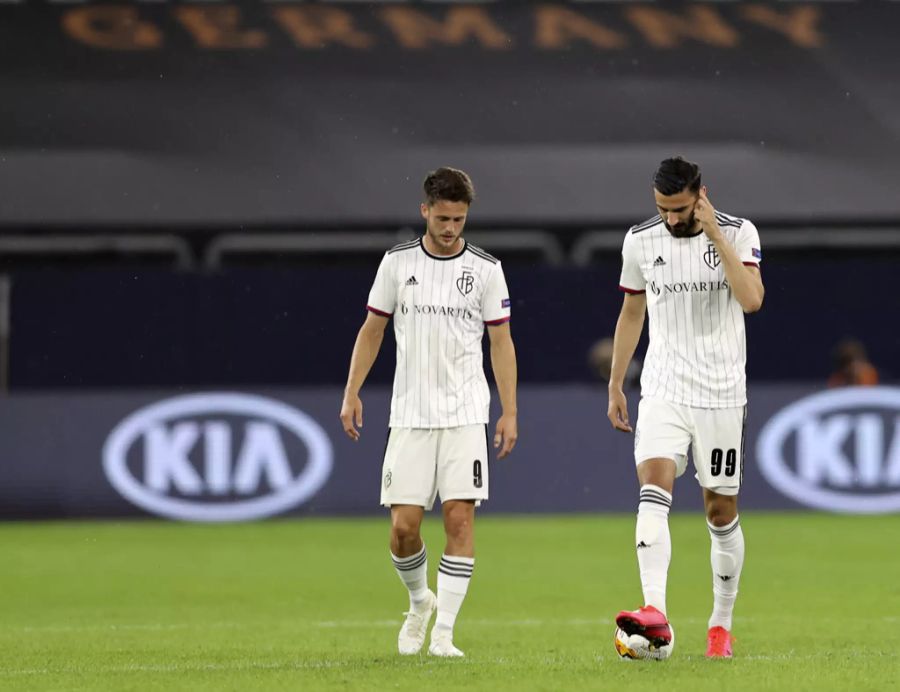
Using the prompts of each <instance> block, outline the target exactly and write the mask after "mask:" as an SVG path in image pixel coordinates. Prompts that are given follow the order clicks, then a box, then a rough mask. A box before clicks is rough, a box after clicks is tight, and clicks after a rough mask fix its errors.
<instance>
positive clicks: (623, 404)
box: [606, 389, 634, 432]
mask: <svg viewBox="0 0 900 692" xmlns="http://www.w3.org/2000/svg"><path fill="white" fill-rule="evenodd" d="M606 417H607V418H609V422H610V423H612V426H613V427H614V428H615V429H616V430H621V431H622V432H634V431H633V430H632V428H631V424H630V423H629V422H628V401H627V399H626V398H625V392H623V391H622V390H621V389H610V390H609V407H608V408H607V409H606Z"/></svg>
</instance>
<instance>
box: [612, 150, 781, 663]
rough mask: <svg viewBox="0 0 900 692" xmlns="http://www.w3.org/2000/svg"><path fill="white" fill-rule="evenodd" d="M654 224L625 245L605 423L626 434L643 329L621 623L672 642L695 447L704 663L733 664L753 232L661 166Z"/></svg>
mask: <svg viewBox="0 0 900 692" xmlns="http://www.w3.org/2000/svg"><path fill="white" fill-rule="evenodd" d="M653 187H654V190H653V193H654V196H655V198H656V208H657V210H658V212H659V214H658V215H656V216H654V217H653V218H651V219H649V220H647V221H645V222H643V223H641V224H638V225H637V226H634V227H632V228H631V229H630V230H629V231H628V233H627V235H626V236H625V242H624V244H623V247H622V275H621V279H620V281H619V287H620V289H621V290H622V291H624V293H625V298H624V302H623V305H622V311H621V313H620V315H619V320H618V323H617V324H616V333H615V345H614V354H613V362H612V372H611V376H610V382H609V409H608V416H609V420H610V422H611V423H612V425H613V427H615V428H616V429H617V430H622V431H624V432H632V428H631V425H630V424H629V417H628V407H627V402H626V399H625V394H624V392H623V389H622V383H623V379H624V376H625V371H626V368H627V366H628V363H629V361H630V360H631V358H632V356H633V355H634V351H635V348H636V347H637V343H638V339H639V338H640V335H641V330H642V329H643V325H644V313H645V312H646V313H647V314H649V318H650V343H649V346H648V348H647V356H646V359H645V360H644V370H643V373H642V376H641V401H640V404H639V405H638V417H637V425H636V429H635V431H634V456H635V463H636V465H637V476H638V482H639V483H640V487H641V489H640V500H639V504H638V515H637V529H636V532H635V544H636V546H637V557H638V565H639V568H640V576H641V585H642V587H643V594H644V603H645V605H644V607H642V608H639V609H638V610H635V611H622V612H620V613H619V614H618V616H617V617H616V623H617V624H618V626H619V627H620V628H622V629H623V630H624V631H625V632H626V633H627V634H635V633H640V634H643V635H644V636H646V637H647V638H648V639H650V640H651V641H653V642H654V643H656V644H659V645H661V644H664V643H667V642H669V641H671V639H672V636H673V635H672V628H671V626H670V625H669V621H668V619H667V617H666V578H667V574H668V569H669V560H670V558H671V553H672V544H671V538H670V535H669V525H668V519H669V509H670V507H671V504H672V489H673V485H674V482H675V478H676V477H677V476H680V475H681V474H682V473H684V471H685V468H686V465H687V455H688V448H689V447H690V448H691V449H692V453H693V463H694V469H695V471H696V478H697V480H698V481H699V483H700V486H701V487H702V488H703V502H704V505H705V507H706V518H707V525H708V528H709V535H710V538H711V541H712V547H711V563H712V572H713V612H712V616H711V617H710V619H709V630H708V635H707V651H706V655H707V657H710V658H720V657H724V658H730V657H731V655H732V646H731V642H732V637H731V617H732V611H733V608H734V601H735V598H736V596H737V591H738V582H739V579H740V576H741V567H742V565H743V562H744V536H743V533H742V531H741V526H740V523H739V519H738V514H737V495H738V490H739V489H740V484H741V476H742V473H743V463H744V422H745V420H746V404H747V391H746V375H745V372H744V367H745V362H746V340H745V336H744V313H745V312H756V311H757V310H759V309H760V307H761V306H762V301H763V294H764V289H763V284H762V278H761V276H760V271H759V263H760V260H761V257H762V254H761V249H760V244H759V234H758V233H757V230H756V227H755V226H754V225H753V224H752V223H751V222H750V221H748V220H747V219H741V218H738V217H735V216H730V215H728V214H723V213H721V212H718V211H716V210H715V209H714V208H713V206H712V204H711V203H710V201H709V197H708V196H707V190H706V188H705V187H704V186H702V185H701V181H700V169H699V167H698V166H697V165H696V164H693V163H690V162H689V161H685V160H684V159H682V158H681V157H677V158H673V159H666V160H665V161H663V162H662V163H661V164H660V166H659V169H658V170H657V171H656V175H655V176H654V183H653Z"/></svg>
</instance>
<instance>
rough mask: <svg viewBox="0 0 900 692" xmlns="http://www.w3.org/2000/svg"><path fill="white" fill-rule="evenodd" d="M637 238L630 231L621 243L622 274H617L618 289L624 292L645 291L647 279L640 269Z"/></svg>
mask: <svg viewBox="0 0 900 692" xmlns="http://www.w3.org/2000/svg"><path fill="white" fill-rule="evenodd" d="M637 242H638V241H637V240H635V237H634V235H633V234H632V233H628V235H626V236H625V242H624V243H622V274H621V275H620V276H619V290H620V291H624V292H625V293H646V291H647V280H646V279H645V278H644V273H643V272H642V271H641V258H640V253H639V250H638V247H637Z"/></svg>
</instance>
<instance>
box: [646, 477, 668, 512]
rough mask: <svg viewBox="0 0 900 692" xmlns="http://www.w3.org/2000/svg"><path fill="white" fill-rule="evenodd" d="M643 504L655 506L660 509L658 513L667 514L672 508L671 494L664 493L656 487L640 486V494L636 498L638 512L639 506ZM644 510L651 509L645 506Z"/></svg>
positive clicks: (649, 485)
mask: <svg viewBox="0 0 900 692" xmlns="http://www.w3.org/2000/svg"><path fill="white" fill-rule="evenodd" d="M645 502H646V503H649V505H657V506H658V507H659V508H660V509H659V511H664V512H668V511H669V510H670V509H671V508H672V494H671V493H669V492H666V491H665V490H663V489H662V488H660V487H659V486H658V485H652V484H650V483H648V484H647V485H644V486H641V493H640V496H639V498H638V511H640V510H641V505H643V504H644V503H645ZM645 509H651V507H650V506H647V507H646V508H645Z"/></svg>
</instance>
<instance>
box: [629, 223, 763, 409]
mask: <svg viewBox="0 0 900 692" xmlns="http://www.w3.org/2000/svg"><path fill="white" fill-rule="evenodd" d="M716 217H717V219H718V222H719V228H721V229H722V233H724V234H725V238H726V239H727V240H728V242H729V243H731V244H732V245H733V246H734V248H735V250H737V254H738V257H739V258H740V259H741V261H742V262H743V263H744V264H745V265H752V266H755V267H758V266H759V263H760V260H761V258H762V252H761V248H760V244H759V233H758V232H757V230H756V227H755V226H754V225H753V224H752V223H751V222H750V221H748V220H746V219H739V218H737V217H734V216H729V215H728V214H723V213H721V212H716ZM619 288H620V289H621V290H623V291H625V292H626V293H646V294H647V314H648V316H649V321H650V344H649V346H648V348H647V356H646V358H645V360H644V371H643V373H642V374H641V395H642V396H645V397H655V398H660V399H664V400H665V401H669V402H672V403H674V404H682V405H684V406H691V407H693V408H734V407H739V406H743V405H745V404H746V403H747V377H746V374H745V371H744V368H745V365H746V361H747V343H746V338H745V335H744V311H743V309H742V308H741V305H740V303H738V301H737V299H736V298H735V297H734V295H733V293H732V291H731V288H730V287H729V285H728V281H727V280H726V279H725V271H724V267H723V265H722V262H721V258H720V257H719V254H718V252H716V248H715V246H714V245H713V244H712V243H711V242H710V241H709V239H708V238H707V237H706V234H705V233H703V231H700V232H699V233H698V234H697V235H694V236H691V237H689V238H676V237H674V236H673V235H672V234H671V233H669V231H668V229H667V228H666V226H665V224H664V223H663V220H662V219H661V218H660V217H659V216H655V217H653V218H652V219H649V220H647V221H645V222H644V223H642V224H638V225H637V226H633V227H632V228H631V229H630V230H629V231H628V234H627V235H626V236H625V242H624V244H623V246H622V276H621V278H620V280H619Z"/></svg>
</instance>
